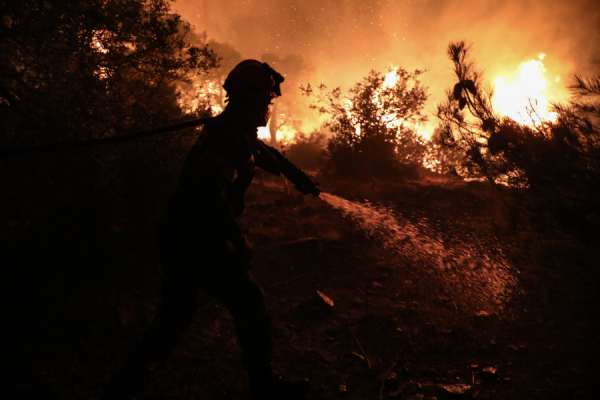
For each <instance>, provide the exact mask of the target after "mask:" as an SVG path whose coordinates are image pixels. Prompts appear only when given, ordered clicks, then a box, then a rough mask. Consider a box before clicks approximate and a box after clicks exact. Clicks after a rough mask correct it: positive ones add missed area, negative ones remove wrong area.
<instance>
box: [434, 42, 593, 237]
mask: <svg viewBox="0 0 600 400" xmlns="http://www.w3.org/2000/svg"><path fill="white" fill-rule="evenodd" d="M468 53H469V46H468V45H466V44H465V43H464V42H458V43H451V44H450V45H449V47H448V56H449V57H450V59H451V60H452V61H453V63H454V70H455V74H456V76H457V78H458V81H459V82H458V83H457V84H456V85H455V86H454V89H453V90H447V92H446V94H447V97H448V99H447V100H446V101H445V102H444V103H442V104H440V105H438V108H437V115H438V118H439V119H440V120H441V129H440V134H441V136H442V141H441V143H443V145H444V146H446V147H448V148H453V149H454V151H457V152H459V153H462V155H463V159H462V161H461V162H460V163H457V164H455V168H456V170H457V171H458V173H459V174H460V175H461V176H463V177H465V178H471V179H473V178H475V179H487V180H489V181H490V182H493V183H494V184H496V185H500V184H501V186H498V187H499V188H502V187H504V185H505V186H508V187H511V188H516V189H520V191H519V192H518V193H520V197H519V200H520V201H521V202H522V204H523V206H524V207H525V209H529V210H532V211H534V212H533V213H529V215H530V216H531V217H532V219H530V220H528V221H525V223H526V224H529V223H543V224H544V225H546V226H548V225H549V226H550V227H554V226H555V225H556V224H559V225H560V226H562V227H563V228H568V229H572V230H573V231H575V232H576V233H577V234H579V235H580V236H581V237H582V238H584V239H585V240H588V241H590V240H596V239H597V238H599V237H600V215H598V211H597V210H598V209H599V207H600V127H599V125H598V124H597V122H598V118H599V117H600V112H599V111H600V108H599V107H598V102H597V99H598V96H600V85H599V79H598V78H595V79H589V80H586V79H583V78H581V77H576V78H575V84H574V85H573V86H572V89H573V90H574V91H575V92H576V94H578V95H579V97H578V98H577V99H575V100H574V101H572V102H571V103H570V104H562V105H559V104H557V105H554V110H555V111H556V112H557V114H558V118H557V120H556V122H551V121H542V122H541V123H535V121H536V120H537V121H539V120H540V118H539V116H537V115H534V113H535V111H534V107H533V104H532V107H530V108H529V109H528V110H527V112H528V113H529V114H530V116H531V121H532V122H531V124H527V125H525V124H520V123H518V122H515V121H514V120H512V119H510V118H508V117H504V116H500V115H498V114H497V113H496V112H495V111H494V110H493V108H492V106H491V98H492V96H493V88H492V87H491V86H489V85H488V86H485V85H484V84H483V83H482V74H481V72H480V71H477V70H476V69H475V68H474V66H473V63H472V62H470V61H469V59H468ZM513 193H517V192H513Z"/></svg>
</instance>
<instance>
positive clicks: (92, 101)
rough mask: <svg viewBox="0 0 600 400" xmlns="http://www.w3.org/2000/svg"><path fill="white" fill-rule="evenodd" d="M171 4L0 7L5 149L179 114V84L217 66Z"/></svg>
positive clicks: (135, 126)
mask: <svg viewBox="0 0 600 400" xmlns="http://www.w3.org/2000/svg"><path fill="white" fill-rule="evenodd" d="M190 31H191V28H190V25H189V24H188V23H187V22H185V21H183V20H182V19H181V17H180V16H179V15H177V14H172V13H170V12H169V1H168V0H87V1H79V0H64V1H59V2H56V1H55V2H50V1H44V0H22V1H9V2H2V4H1V5H0V120H2V132H1V135H2V136H1V137H0V144H2V145H9V144H10V145H12V144H24V143H30V142H41V141H55V140H66V139H73V138H76V139H82V138H86V139H87V138H92V137H103V136H110V135H113V134H116V133H118V132H120V131H132V130H140V129H143V128H146V127H149V126H154V125H159V124H164V123H166V122H169V121H171V120H173V119H177V118H178V117H179V116H181V110H180V109H179V107H178V104H177V93H176V89H175V85H174V83H175V82H178V81H186V80H189V78H191V77H192V76H194V75H196V74H201V73H206V72H207V71H209V70H210V69H211V68H214V67H216V66H217V65H218V59H217V57H216V55H215V54H214V52H212V51H210V50H209V49H208V48H207V46H206V45H200V46H193V45H191V44H190V43H189V40H188V38H189V35H190Z"/></svg>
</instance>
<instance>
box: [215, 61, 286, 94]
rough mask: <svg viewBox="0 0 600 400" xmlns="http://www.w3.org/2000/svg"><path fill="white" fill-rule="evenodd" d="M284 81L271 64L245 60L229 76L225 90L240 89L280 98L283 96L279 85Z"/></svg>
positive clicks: (224, 85)
mask: <svg viewBox="0 0 600 400" xmlns="http://www.w3.org/2000/svg"><path fill="white" fill-rule="evenodd" d="M283 81H284V78H283V76H281V74H280V73H278V72H277V71H275V70H274V69H273V68H271V67H270V66H269V64H267V63H261V62H260V61H257V60H244V61H242V62H240V63H239V64H238V65H236V66H235V68H233V69H232V70H231V72H230V73H229V75H227V79H225V83H224V84H223V88H224V89H225V90H226V91H230V90H231V89H232V88H238V89H242V90H244V91H246V92H250V93H255V94H258V95H260V94H269V95H271V96H272V97H278V96H281V88H280V87H279V85H280V84H281V83H282V82H283Z"/></svg>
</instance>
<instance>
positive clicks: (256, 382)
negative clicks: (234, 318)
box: [237, 315, 310, 400]
mask: <svg viewBox="0 0 600 400" xmlns="http://www.w3.org/2000/svg"><path fill="white" fill-rule="evenodd" d="M237 335H238V339H239V341H240V345H241V346H242V361H243V363H244V367H246V370H247V371H248V378H249V380H250V396H251V398H252V400H300V399H302V398H303V397H304V396H306V394H307V393H308V392H309V390H310V383H309V382H308V380H306V379H303V380H295V381H289V380H283V379H281V378H280V377H276V376H274V375H273V370H272V368H271V352H272V338H271V317H270V316H269V315H267V316H265V318H264V319H263V320H262V321H259V322H258V323H255V324H253V325H251V326H246V327H243V328H238V329H237Z"/></svg>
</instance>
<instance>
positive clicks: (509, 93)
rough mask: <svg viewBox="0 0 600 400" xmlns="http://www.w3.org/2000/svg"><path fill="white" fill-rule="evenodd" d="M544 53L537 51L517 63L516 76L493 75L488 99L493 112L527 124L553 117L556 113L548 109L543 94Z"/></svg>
mask: <svg viewBox="0 0 600 400" xmlns="http://www.w3.org/2000/svg"><path fill="white" fill-rule="evenodd" d="M545 56H546V55H545V54H543V53H540V55H539V56H538V57H537V59H533V60H531V61H527V62H523V63H521V65H520V66H519V75H518V77H517V78H514V79H511V80H508V79H507V80H505V79H503V78H500V77H498V78H496V81H495V83H496V90H495V93H494V97H493V99H492V106H493V107H494V109H495V110H496V111H498V112H499V113H500V114H502V115H506V116H507V117H510V118H512V119H513V120H515V121H517V122H520V123H522V124H527V125H537V124H540V123H542V122H543V121H555V120H556V117H557V115H556V113H554V112H551V111H550V104H549V102H548V99H547V97H546V94H547V82H546V78H545V77H544V74H545V72H546V68H545V67H544V63H543V62H542V61H543V59H544V57H545ZM559 79H560V78H559V77H557V80H559Z"/></svg>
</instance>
